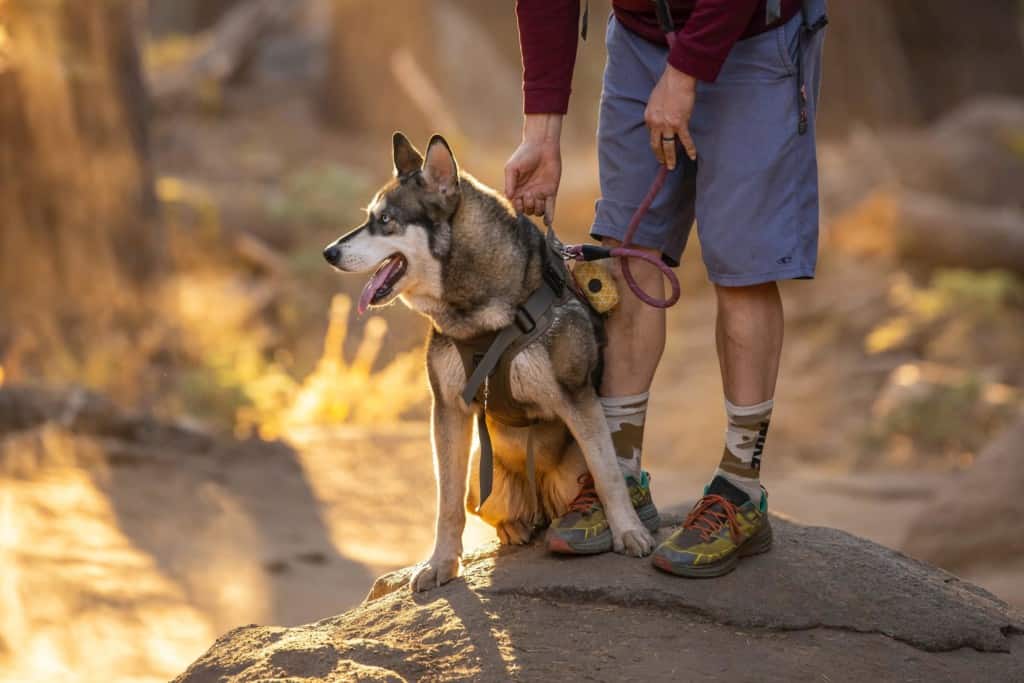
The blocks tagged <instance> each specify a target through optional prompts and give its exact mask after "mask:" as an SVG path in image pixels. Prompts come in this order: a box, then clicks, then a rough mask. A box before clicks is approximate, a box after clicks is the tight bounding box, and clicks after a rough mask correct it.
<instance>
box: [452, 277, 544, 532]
mask: <svg viewBox="0 0 1024 683" xmlns="http://www.w3.org/2000/svg"><path fill="white" fill-rule="evenodd" d="M560 296H561V292H556V291H555V288H554V284H553V283H549V282H548V281H547V279H545V281H544V284H542V285H541V286H540V287H538V288H537V291H535V292H534V293H533V294H531V295H530V298H529V299H527V300H526V303H525V304H523V305H522V306H520V307H519V308H517V309H516V317H515V322H513V323H512V324H511V325H508V326H507V327H505V328H503V329H502V330H501V332H499V333H498V336H497V337H495V338H494V341H493V342H491V345H490V347H488V349H487V352H486V353H484V355H483V358H481V359H480V362H479V363H477V365H476V367H475V368H474V369H473V374H471V375H470V376H469V380H468V381H467V382H466V388H465V389H463V390H462V400H463V401H465V402H466V404H467V405H469V404H471V403H472V402H473V401H474V399H475V398H476V395H477V392H478V391H479V390H480V387H481V386H482V385H483V383H484V382H485V381H486V380H487V378H488V376H490V374H491V373H492V372H494V368H495V367H496V366H497V365H498V361H499V360H501V356H502V354H504V353H505V352H506V351H507V350H508V348H509V347H510V346H511V345H512V343H513V342H515V340H516V339H518V338H520V337H522V336H523V335H524V334H529V333H530V332H532V331H533V330H534V328H535V327H536V326H537V321H538V320H539V319H540V318H541V317H542V316H543V315H544V314H545V313H546V312H547V310H548V309H549V308H551V306H552V305H554V303H555V302H556V301H558V299H559V297H560ZM476 426H477V434H478V435H479V437H480V502H479V504H478V505H477V512H479V511H480V509H481V508H482V507H483V505H484V503H485V502H486V501H487V499H488V497H490V495H491V489H492V488H493V486H494V447H493V446H492V445H491V434H490V432H489V431H488V429H487V392H486V391H485V392H484V397H483V401H482V405H481V406H480V410H478V411H477V414H476ZM533 460H534V457H533V430H532V429H531V430H530V433H529V434H528V435H527V437H526V476H527V481H528V482H529V483H530V485H531V487H532V486H534V485H535V475H534V472H533V467H534V463H533ZM531 490H535V489H533V488H531Z"/></svg>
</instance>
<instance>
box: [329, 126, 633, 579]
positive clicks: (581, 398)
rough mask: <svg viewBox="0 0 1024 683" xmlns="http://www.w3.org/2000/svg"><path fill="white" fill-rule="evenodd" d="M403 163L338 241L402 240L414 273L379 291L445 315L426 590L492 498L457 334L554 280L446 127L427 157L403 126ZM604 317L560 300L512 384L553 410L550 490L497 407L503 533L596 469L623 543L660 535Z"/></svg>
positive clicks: (542, 427)
mask: <svg viewBox="0 0 1024 683" xmlns="http://www.w3.org/2000/svg"><path fill="white" fill-rule="evenodd" d="M394 164H395V174H394V177H393V178H392V179H391V180H390V181H389V182H388V183H387V184H385V185H384V187H383V188H381V190H380V191H378V192H377V194H376V196H375V197H374V199H373V202H372V203H371V205H370V207H369V209H368V217H367V220H366V222H365V223H363V224H362V225H360V226H359V227H357V228H355V229H353V230H352V231H350V232H349V233H347V234H345V235H344V236H342V237H341V238H340V239H338V240H337V241H336V242H334V243H332V244H331V245H329V246H328V249H327V252H330V254H331V255H330V256H328V259H329V260H332V263H333V264H334V265H335V266H336V267H337V268H338V269H339V270H342V271H345V272H363V271H367V270H371V269H373V268H375V267H376V266H377V265H378V264H379V263H381V262H382V261H383V260H384V259H386V258H387V257H389V256H391V255H392V254H395V253H400V254H402V256H404V258H405V260H406V262H407V270H406V273H405V275H404V276H403V277H402V279H401V280H399V281H398V282H397V283H396V284H395V286H394V288H393V291H392V292H391V293H390V294H389V295H388V296H387V297H385V299H386V300H383V301H376V302H374V304H375V305H383V304H386V303H388V302H389V301H391V300H394V299H395V298H396V297H400V298H401V299H402V300H403V302H404V303H406V304H407V305H408V306H409V307H410V308H412V309H413V310H416V311H418V312H420V313H422V314H424V315H426V316H427V317H428V318H430V320H431V321H432V323H433V325H432V329H431V331H430V335H429V338H428V341H427V373H428V376H429V379H430V387H431V390H432V393H433V399H434V400H433V424H432V430H431V434H432V441H433V448H434V459H435V472H436V475H437V492H438V504H437V526H436V532H435V538H434V550H433V552H432V553H431V555H430V557H429V558H428V559H427V560H426V561H425V562H424V563H422V564H421V565H420V566H419V567H418V569H417V571H416V573H415V575H414V576H413V579H412V588H413V590H416V591H419V590H425V589H427V588H430V587H433V586H439V585H441V584H443V583H445V582H447V581H449V580H450V579H452V578H453V577H455V576H456V575H457V574H458V569H459V557H460V555H461V553H462V532H463V527H464V526H465V521H466V518H465V510H466V509H469V510H471V511H475V509H476V507H477V501H478V500H479V493H478V490H477V486H478V485H477V482H478V468H479V454H478V451H477V449H475V448H474V449H473V453H472V454H471V453H470V450H471V441H472V431H473V429H472V425H473V419H472V418H473V414H474V413H473V411H474V409H475V407H474V406H470V405H466V403H465V402H464V401H463V400H462V398H461V395H460V394H461V392H462V389H463V387H464V386H465V384H466V379H467V378H466V373H465V369H464V367H463V364H462V361H461V359H460V356H459V354H458V352H457V351H456V348H455V344H454V340H460V339H470V338H473V337H476V336H478V335H481V334H483V333H486V332H488V331H492V330H497V329H500V328H502V327H504V326H506V325H508V324H510V323H512V321H513V316H514V313H515V310H516V306H518V305H519V304H522V303H523V302H525V301H526V299H527V298H528V297H529V295H530V294H531V293H532V292H533V291H534V290H535V289H536V288H537V287H539V286H540V284H541V281H542V275H541V260H542V253H543V250H544V249H545V241H544V236H543V235H542V234H541V232H540V231H539V230H538V229H537V228H536V226H534V225H533V223H531V222H529V221H528V220H527V219H525V218H523V217H522V216H517V215H516V213H515V211H514V210H513V209H512V207H511V205H510V204H509V203H508V201H506V200H505V199H504V198H502V197H500V196H498V195H497V194H496V193H495V192H494V191H492V190H491V189H489V188H487V187H486V186H484V185H483V184H481V183H480V182H478V181H477V180H475V179H474V178H473V177H471V176H470V175H468V174H466V173H463V172H460V171H459V169H458V165H457V163H456V161H455V157H454V155H453V154H452V152H451V149H450V147H449V146H448V143H447V142H446V141H445V140H444V139H443V138H442V137H440V136H437V135H435V136H434V137H433V138H432V139H431V140H430V143H429V145H428V146H427V153H426V159H424V158H423V157H422V156H421V155H420V153H419V151H417V150H416V148H415V147H413V145H412V144H411V143H410V142H409V141H408V140H407V139H406V138H405V136H404V135H402V134H401V133H395V137H394ZM332 248H333V249H335V251H334V252H331V249H332ZM327 252H325V253H327ZM332 256H333V259H332ZM600 323H601V321H600V319H599V318H596V317H595V316H593V315H592V314H591V312H590V311H589V309H588V308H587V307H586V306H584V305H583V304H582V303H580V302H579V301H577V300H575V299H571V300H570V301H569V302H568V303H566V304H564V305H560V306H559V308H558V310H557V312H556V316H555V320H554V322H553V323H552V325H551V327H550V329H549V330H548V331H547V332H546V333H545V334H543V335H542V336H541V337H539V338H538V339H537V340H535V341H534V342H533V343H531V344H530V345H529V346H527V347H526V348H525V349H524V350H523V351H522V352H521V353H520V354H519V355H518V356H517V357H516V359H515V360H514V361H513V363H512V367H511V386H512V395H513V396H514V398H515V399H516V400H517V401H520V402H522V403H524V404H526V405H528V406H529V412H530V415H531V417H534V418H536V419H539V420H541V423H540V424H539V425H538V426H535V427H533V428H532V429H534V430H535V431H534V439H535V441H534V444H535V455H536V471H537V486H538V489H539V496H538V495H535V494H534V493H533V492H531V491H529V490H528V487H527V484H526V481H527V479H526V473H525V462H526V430H525V429H515V428H509V427H506V426H504V425H502V424H501V423H498V422H494V421H489V422H488V425H489V428H490V432H491V435H492V439H493V445H494V453H495V460H494V488H493V491H492V493H491V496H490V497H489V498H488V499H487V502H486V504H485V505H484V506H483V509H482V510H481V511H480V515H481V517H483V519H484V520H485V521H487V522H488V523H490V524H492V525H494V526H495V527H496V529H497V532H498V536H499V538H500V539H501V541H502V542H503V543H525V542H527V541H528V540H529V539H530V536H531V534H532V533H533V528H534V527H533V521H534V520H535V519H538V518H546V519H548V520H550V519H552V518H554V517H557V516H560V515H562V514H564V513H565V512H566V510H567V507H568V504H569V503H570V502H571V501H572V499H573V498H574V497H575V495H576V493H577V492H578V490H579V484H578V483H577V478H578V477H579V476H580V475H581V474H583V473H584V472H586V471H587V470H589V471H590V472H591V474H592V475H593V477H594V481H595V483H596V485H597V491H598V494H599V495H600V497H601V500H602V501H603V502H604V504H605V510H606V514H607V516H608V520H609V522H610V525H611V529H612V534H613V539H614V541H613V545H614V549H615V550H616V551H618V552H624V553H628V554H631V555H636V556H640V555H645V554H647V553H649V552H650V550H651V549H652V547H653V539H652V538H651V535H650V534H649V533H648V531H647V530H646V529H645V528H644V526H643V525H642V524H641V523H640V520H639V519H638V518H637V516H636V513H635V512H634V510H633V507H632V505H631V504H630V500H629V495H628V493H627V490H626V486H625V483H624V480H623V477H622V473H621V472H620V470H619V466H618V464H617V462H616V459H615V452H614V448H613V446H612V440H611V436H610V434H609V431H608V427H607V424H606V423H605V418H604V414H603V412H602V410H601V405H600V403H599V401H598V398H597V392H596V390H595V388H594V381H593V380H594V378H595V377H596V373H597V371H598V368H599V364H600V357H601V338H602V335H603V330H602V327H601V324H600ZM471 463H472V467H471V466H470V464H471ZM470 473H471V476H469V475H470ZM467 477H468V479H469V489H468V491H467ZM538 498H539V499H538Z"/></svg>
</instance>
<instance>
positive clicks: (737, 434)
mask: <svg viewBox="0 0 1024 683" xmlns="http://www.w3.org/2000/svg"><path fill="white" fill-rule="evenodd" d="M774 405H775V401H774V400H772V399H768V400H767V401H763V402H762V403H756V404H754V405H752V406H737V405H734V404H732V403H730V402H729V400H728V399H726V401H725V414H726V416H727V417H728V418H729V425H728V426H727V427H726V429H725V449H724V450H723V452H722V461H721V462H720V463H719V464H718V469H717V470H715V476H720V477H724V478H725V479H728V480H729V482H730V483H731V484H733V485H734V486H736V487H737V488H739V489H742V490H743V492H744V493H746V494H747V495H748V496H750V500H752V501H754V505H757V504H759V503H760V502H761V455H762V452H763V450H764V441H765V437H767V436H768V424H769V423H770V422H771V419H772V408H773V407H774Z"/></svg>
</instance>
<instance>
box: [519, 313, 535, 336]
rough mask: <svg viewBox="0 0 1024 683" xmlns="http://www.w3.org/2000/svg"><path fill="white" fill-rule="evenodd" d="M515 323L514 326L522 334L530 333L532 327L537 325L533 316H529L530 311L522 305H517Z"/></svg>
mask: <svg viewBox="0 0 1024 683" xmlns="http://www.w3.org/2000/svg"><path fill="white" fill-rule="evenodd" d="M515 323H516V327H518V328H519V331H520V332H522V333H523V334H530V333H531V332H533V330H534V328H535V327H537V322H536V321H535V320H534V319H533V316H531V315H530V312H529V311H527V310H526V309H525V308H523V307H522V306H518V307H517V308H516V317H515Z"/></svg>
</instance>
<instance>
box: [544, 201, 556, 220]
mask: <svg viewBox="0 0 1024 683" xmlns="http://www.w3.org/2000/svg"><path fill="white" fill-rule="evenodd" d="M554 222H555V196H554V195H551V196H550V197H547V198H546V199H545V200H544V224H545V225H547V226H548V227H551V225H552V224H553V223H554Z"/></svg>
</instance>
